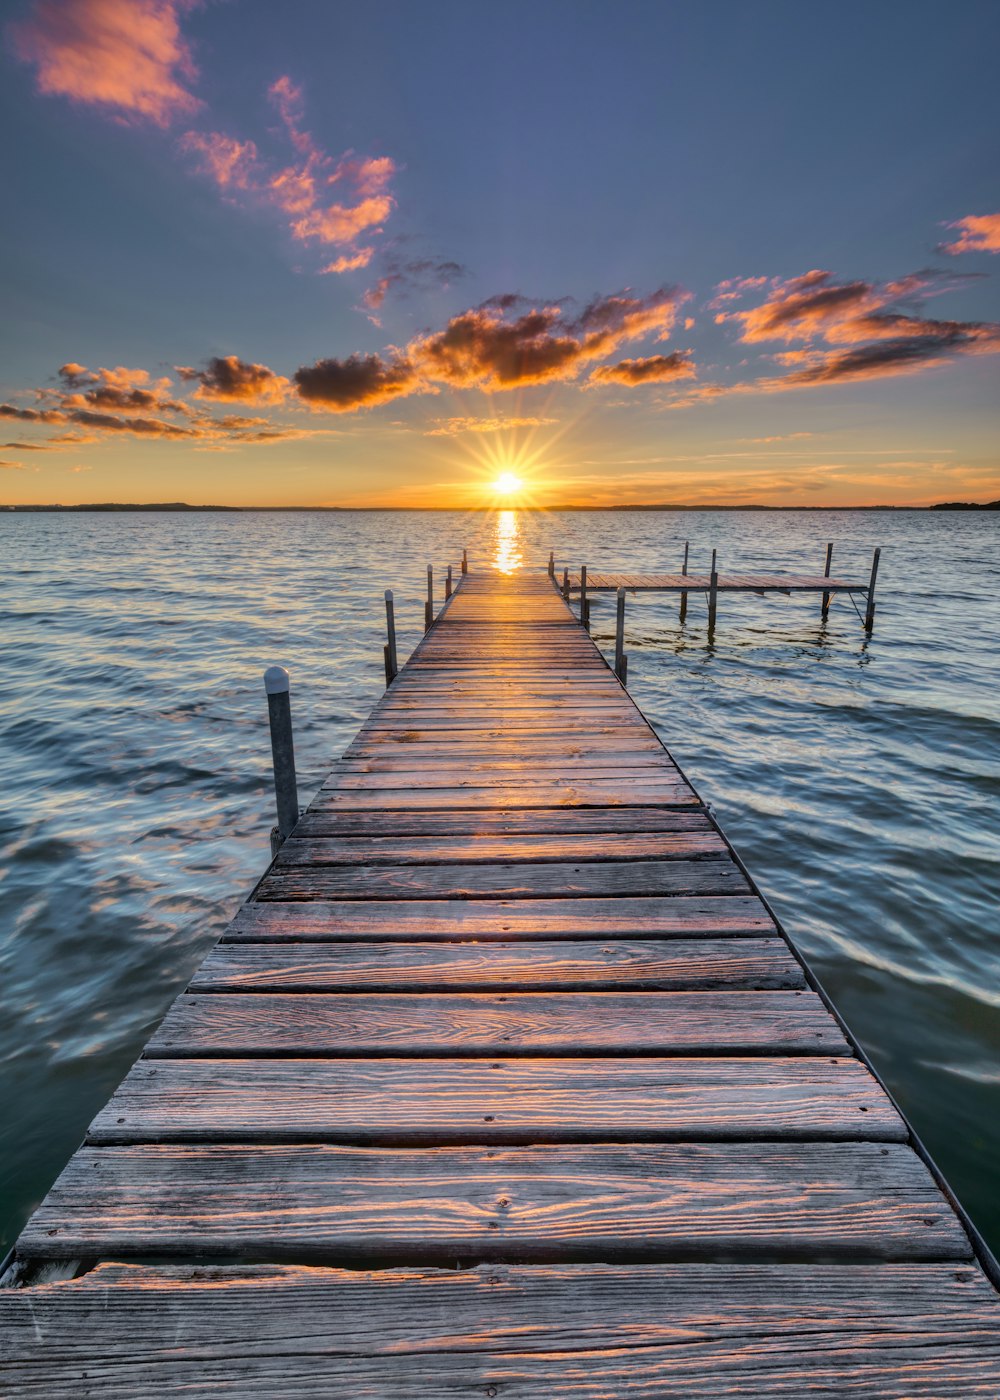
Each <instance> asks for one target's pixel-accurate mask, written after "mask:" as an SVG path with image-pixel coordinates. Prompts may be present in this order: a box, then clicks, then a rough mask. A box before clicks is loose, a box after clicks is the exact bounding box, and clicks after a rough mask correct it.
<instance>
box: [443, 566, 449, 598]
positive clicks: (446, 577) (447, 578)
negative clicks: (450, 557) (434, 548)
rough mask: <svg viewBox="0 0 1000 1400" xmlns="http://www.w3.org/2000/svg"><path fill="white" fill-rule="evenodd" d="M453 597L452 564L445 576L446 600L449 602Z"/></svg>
mask: <svg viewBox="0 0 1000 1400" xmlns="http://www.w3.org/2000/svg"><path fill="white" fill-rule="evenodd" d="M450 597H451V565H450V564H449V565H448V572H447V573H446V574H445V576H444V600H445V602H446V603H447V601H448V599H449V598H450Z"/></svg>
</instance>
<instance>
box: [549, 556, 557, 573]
mask: <svg viewBox="0 0 1000 1400" xmlns="http://www.w3.org/2000/svg"><path fill="white" fill-rule="evenodd" d="M555 576H556V556H555V551H554V550H552V549H550V550H549V578H555Z"/></svg>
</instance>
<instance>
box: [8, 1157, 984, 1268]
mask: <svg viewBox="0 0 1000 1400" xmlns="http://www.w3.org/2000/svg"><path fill="white" fill-rule="evenodd" d="M237 1202H238V1208H234V1206H235V1205H236V1203H237ZM25 1245H26V1247H27V1248H29V1249H30V1250H31V1252H32V1253H33V1254H34V1255H35V1256H36V1257H37V1258H41V1259H44V1258H67V1257H69V1258H78V1257H80V1256H84V1257H86V1256H87V1255H92V1254H94V1253H95V1252H96V1251H97V1250H101V1251H103V1252H110V1253H111V1254H112V1255H114V1256H116V1257H119V1258H124V1257H128V1256H130V1255H131V1256H135V1255H143V1254H160V1255H164V1254H176V1253H187V1254H196V1255H204V1254H206V1253H208V1254H231V1253H234V1252H246V1253H251V1254H252V1253H255V1252H263V1251H273V1252H275V1253H278V1254H280V1255H281V1256H284V1257H286V1258H292V1257H294V1258H300V1259H307V1258H313V1259H316V1258H319V1259H322V1260H324V1261H325V1262H330V1263H338V1262H347V1261H357V1262H370V1263H375V1264H380V1263H384V1262H386V1261H391V1262H393V1263H421V1264H439V1263H443V1262H445V1261H454V1260H455V1259H462V1258H465V1259H468V1258H470V1257H471V1258H473V1259H475V1260H477V1261H487V1260H507V1261H510V1262H518V1261H526V1260H537V1261H540V1262H546V1261H553V1262H570V1261H582V1262H614V1261H616V1260H621V1261H623V1262H629V1261H632V1262H637V1261H639V1260H648V1261H651V1262H652V1261H656V1262H661V1261H667V1260H691V1259H706V1258H712V1257H713V1256H715V1255H724V1256H726V1257H730V1258H749V1259H751V1260H752V1261H753V1262H755V1263H766V1262H774V1261H776V1260H780V1259H801V1257H802V1255H803V1253H804V1252H810V1251H811V1252H821V1253H822V1254H823V1255H824V1257H826V1258H827V1259H834V1258H837V1259H850V1260H859V1261H862V1262H869V1261H872V1260H875V1259H891V1260H904V1259H919V1260H932V1259H968V1258H970V1257H971V1249H970V1247H969V1245H968V1242H967V1240H966V1239H965V1237H964V1235H963V1233H962V1231H961V1228H960V1226H959V1225H958V1222H957V1220H955V1218H954V1216H953V1215H952V1214H951V1212H950V1211H949V1210H948V1209H947V1207H946V1205H945V1202H944V1198H943V1197H942V1196H941V1193H940V1192H939V1190H938V1188H937V1187H936V1186H935V1185H934V1182H933V1181H932V1180H931V1177H930V1174H929V1172H928V1171H927V1168H926V1167H925V1166H924V1165H923V1163H922V1162H921V1161H920V1160H919V1158H918V1157H917V1156H916V1154H915V1153H914V1152H913V1151H912V1149H911V1148H909V1147H907V1146H905V1145H893V1144H889V1145H881V1146H880V1145H878V1144H876V1143H867V1142H851V1143H838V1144H831V1143H825V1144H823V1145H817V1144H815V1143H697V1144H693V1143H671V1144H656V1145H652V1144H634V1143H633V1144H628V1145H617V1144H609V1143H601V1144H595V1145H586V1146H584V1145H575V1146H571V1145H560V1146H558V1147H514V1148H492V1149H484V1148H476V1147H464V1148H432V1149H427V1150H423V1151H412V1150H400V1149H395V1150H381V1151H374V1152H373V1151H371V1150H370V1149H365V1148H357V1147H338V1146H333V1145H329V1144H325V1145H300V1146H283V1147H282V1146H269V1147H264V1146H260V1145H255V1146H252V1147H240V1146H220V1145H212V1146H182V1145H173V1146H167V1145H156V1146H148V1145H141V1146H132V1147H84V1148H82V1149H81V1150H80V1151H79V1152H78V1153H77V1154H76V1156H75V1157H73V1159H72V1160H71V1161H70V1163H69V1165H68V1166H67V1167H66V1169H65V1171H64V1172H63V1173H62V1175H61V1176H60V1177H59V1179H58V1181H57V1182H56V1184H55V1185H54V1186H53V1188H52V1190H51V1192H50V1193H49V1196H48V1197H47V1199H46V1201H45V1203H44V1204H43V1205H42V1206H41V1207H40V1208H39V1210H38V1211H36V1213H35V1215H34V1216H33V1217H32V1219H31V1221H30V1222H29V1224H28V1226H27V1229H26V1232H25Z"/></svg>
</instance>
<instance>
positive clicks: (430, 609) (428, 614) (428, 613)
mask: <svg viewBox="0 0 1000 1400" xmlns="http://www.w3.org/2000/svg"><path fill="white" fill-rule="evenodd" d="M433 621H434V568H433V565H431V564H428V565H427V602H426V603H425V604H424V631H425V632H426V631H427V630H428V628H429V627H430V625H431V623H432V622H433Z"/></svg>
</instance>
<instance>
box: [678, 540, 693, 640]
mask: <svg viewBox="0 0 1000 1400" xmlns="http://www.w3.org/2000/svg"><path fill="white" fill-rule="evenodd" d="M690 545H691V541H690V540H685V541H684V563H683V564H682V565H681V574H682V575H683V576H684V578H687V571H688V549H689V547H690ZM687 615H688V595H687V593H686V592H684V593H682V594H681V618H680V620H681V622H684V621H685V620H686V619H687Z"/></svg>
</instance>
